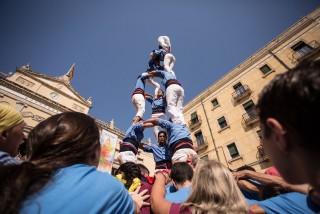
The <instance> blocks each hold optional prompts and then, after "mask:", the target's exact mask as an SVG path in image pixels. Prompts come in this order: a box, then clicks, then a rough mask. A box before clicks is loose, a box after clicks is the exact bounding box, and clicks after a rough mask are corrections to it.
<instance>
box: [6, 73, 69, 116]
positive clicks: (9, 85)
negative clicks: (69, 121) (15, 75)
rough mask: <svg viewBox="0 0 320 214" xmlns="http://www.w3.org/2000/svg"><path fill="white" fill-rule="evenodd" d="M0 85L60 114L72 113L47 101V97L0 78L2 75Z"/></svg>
mask: <svg viewBox="0 0 320 214" xmlns="http://www.w3.org/2000/svg"><path fill="white" fill-rule="evenodd" d="M0 85H3V86H4V87H6V88H9V89H11V90H13V91H16V92H18V93H20V94H23V95H25V96H27V97H30V98H32V99H34V100H36V101H38V102H40V103H43V104H45V105H47V106H50V107H52V108H54V109H57V110H58V111H60V112H66V111H73V110H72V109H70V108H67V107H65V106H63V105H61V104H59V103H57V102H54V101H52V100H50V99H48V98H47V97H44V96H42V95H40V94H37V93H35V92H33V91H31V90H30V89H28V88H25V87H23V86H21V85H19V84H16V83H14V82H12V81H8V80H7V79H6V77H5V76H2V75H0Z"/></svg>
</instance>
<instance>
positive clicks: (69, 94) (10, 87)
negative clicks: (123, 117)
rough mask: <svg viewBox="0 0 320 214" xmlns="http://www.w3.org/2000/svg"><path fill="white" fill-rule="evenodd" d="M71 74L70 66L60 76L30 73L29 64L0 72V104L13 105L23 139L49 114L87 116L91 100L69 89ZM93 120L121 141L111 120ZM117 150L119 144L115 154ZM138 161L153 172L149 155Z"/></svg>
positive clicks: (114, 165)
mask: <svg viewBox="0 0 320 214" xmlns="http://www.w3.org/2000/svg"><path fill="white" fill-rule="evenodd" d="M73 75H74V66H72V67H71V68H70V70H69V71H68V72H67V73H66V74H65V75H63V76H60V77H49V76H47V75H44V74H41V73H37V72H34V71H32V70H31V69H30V65H25V66H22V67H19V68H16V70H15V72H11V73H9V74H5V73H1V72H0V103H2V104H7V105H10V106H13V107H15V108H16V109H17V110H19V111H20V112H21V114H22V116H23V118H24V120H25V122H26V123H27V126H26V127H25V130H24V131H25V134H26V136H27V135H28V133H29V132H30V130H31V129H32V128H33V127H35V126H36V125H37V124H38V123H39V122H41V121H43V120H44V119H46V118H48V117H50V116H52V115H55V114H58V113H62V112H68V111H76V112H81V113H84V114H88V113H89V110H90V109H91V108H92V102H91V98H88V99H85V98H83V97H82V96H81V95H80V94H78V92H77V91H76V90H74V89H73V88H72V86H71V84H70V80H71V79H72V77H73ZM110 114H111V115H112V112H110ZM94 119H95V120H96V122H97V123H98V125H99V126H100V127H101V128H102V129H104V130H106V131H108V132H111V133H113V134H115V135H117V136H118V139H119V140H122V139H123V138H124V135H125V133H124V131H123V130H121V129H119V128H116V127H115V126H114V122H113V121H111V122H110V123H106V122H104V121H102V120H100V119H98V118H94ZM118 151H119V145H117V148H116V153H117V152H118ZM138 162H139V163H142V164H144V165H146V166H147V168H148V169H149V170H150V171H151V173H153V171H154V167H155V164H154V160H153V156H152V155H151V154H148V153H145V152H142V151H141V152H140V154H139V156H138ZM117 167H118V163H114V164H113V168H117Z"/></svg>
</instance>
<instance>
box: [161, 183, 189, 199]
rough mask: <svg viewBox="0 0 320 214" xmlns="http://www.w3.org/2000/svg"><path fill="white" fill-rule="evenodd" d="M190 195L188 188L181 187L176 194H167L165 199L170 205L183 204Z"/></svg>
mask: <svg viewBox="0 0 320 214" xmlns="http://www.w3.org/2000/svg"><path fill="white" fill-rule="evenodd" d="M190 193H191V188H190V187H183V188H181V189H179V190H178V191H176V192H173V193H167V194H166V195H165V199H166V200H167V201H170V202H171V203H183V202H185V201H186V200H187V198H188V197H189V195H190Z"/></svg>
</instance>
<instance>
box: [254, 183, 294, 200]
mask: <svg viewBox="0 0 320 214" xmlns="http://www.w3.org/2000/svg"><path fill="white" fill-rule="evenodd" d="M288 192H290V191H288V190H287V189H285V188H283V187H282V186H279V185H277V184H265V185H262V186H261V188H260V192H259V198H260V200H266V199H268V198H272V197H275V196H278V195H281V194H285V193H288Z"/></svg>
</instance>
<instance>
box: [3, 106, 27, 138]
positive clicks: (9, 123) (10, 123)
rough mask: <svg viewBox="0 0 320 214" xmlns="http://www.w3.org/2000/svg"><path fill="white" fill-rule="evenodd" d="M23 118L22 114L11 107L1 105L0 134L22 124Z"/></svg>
mask: <svg viewBox="0 0 320 214" xmlns="http://www.w3.org/2000/svg"><path fill="white" fill-rule="evenodd" d="M22 121H23V117H22V115H21V113H20V112H18V111H17V110H16V109H14V108H13V107H11V106H8V105H4V104H0V132H2V131H5V130H7V129H10V128H12V127H14V126H15V125H17V124H19V123H21V122H22Z"/></svg>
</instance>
